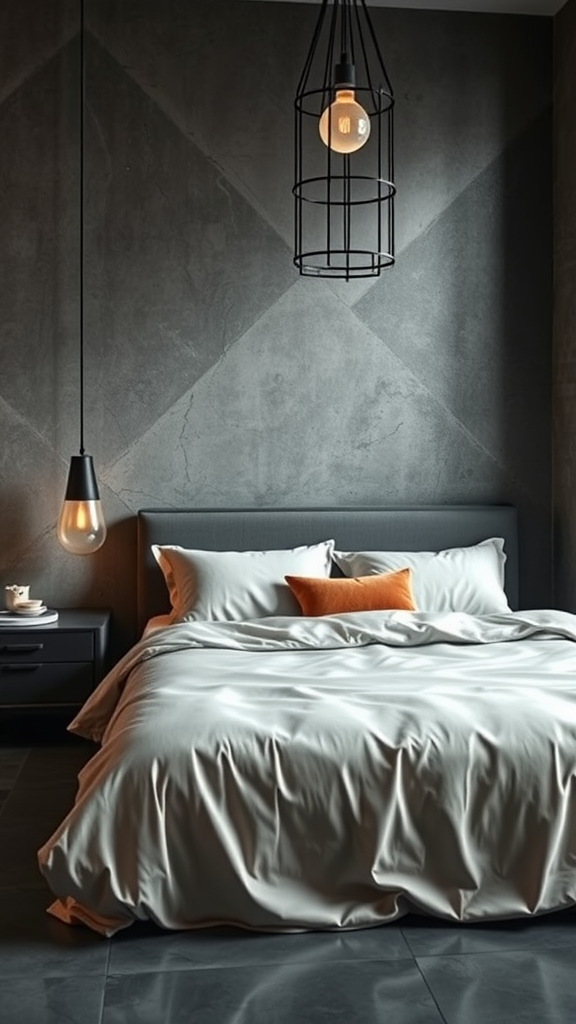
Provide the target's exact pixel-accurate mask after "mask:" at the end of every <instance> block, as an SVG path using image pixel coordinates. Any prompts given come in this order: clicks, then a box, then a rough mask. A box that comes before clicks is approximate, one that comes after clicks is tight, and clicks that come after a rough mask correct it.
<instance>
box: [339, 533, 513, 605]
mask: <svg viewBox="0 0 576 1024" xmlns="http://www.w3.org/2000/svg"><path fill="white" fill-rule="evenodd" d="M334 561H335V562H336V564H337V565H339V566H340V568H341V570H342V572H343V573H344V575H345V576H371V575H374V574H375V573H382V572H391V571H395V570H397V569H405V568H408V569H411V570H412V592H413V594H414V603H415V605H416V608H417V609H418V611H420V612H468V613H469V614H470V615H489V614H491V613H492V612H509V611H510V606H509V604H508V601H507V599H506V594H505V593H504V563H505V561H506V555H505V553H504V541H503V539H502V538H501V537H491V538H490V539H489V540H484V541H482V542H481V543H480V544H475V545H473V546H471V547H466V548H447V549H446V550H445V551H335V552H334Z"/></svg>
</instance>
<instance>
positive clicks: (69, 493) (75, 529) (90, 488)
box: [58, 0, 106, 555]
mask: <svg viewBox="0 0 576 1024" xmlns="http://www.w3.org/2000/svg"><path fill="white" fill-rule="evenodd" d="M79 48H80V76H79V77H80V111H79V125H80V132H79V134H80V159H79V187H78V193H79V222H78V223H79V229H78V251H79V263H80V266H79V282H80V287H79V303H78V305H79V317H78V319H79V324H78V340H79V345H78V349H79V351H78V368H79V390H80V424H79V426H80V451H79V454H78V455H73V456H72V457H71V459H70V469H69V471H68V483H67V486H66V493H65V495H64V501H63V503H62V508H61V510H60V515H59V518H58V540H59V541H60V544H61V545H62V547H63V548H65V549H66V551H69V552H70V553H71V554H74V555H91V554H93V553H94V552H95V551H97V550H98V549H99V548H101V547H102V545H103V543H104V541H105V540H106V523H105V521H104V515H103V512H102V503H101V500H100V494H99V491H98V483H97V480H96V473H95V470H94V462H93V460H92V456H91V455H86V453H85V450H84V108H85V78H86V76H85V72H84V0H81V3H80V32H79Z"/></svg>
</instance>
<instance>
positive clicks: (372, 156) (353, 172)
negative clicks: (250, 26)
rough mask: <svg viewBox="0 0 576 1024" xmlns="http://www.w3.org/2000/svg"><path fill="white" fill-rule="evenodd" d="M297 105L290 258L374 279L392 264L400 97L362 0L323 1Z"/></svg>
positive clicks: (323, 271) (312, 269) (317, 273)
mask: <svg viewBox="0 0 576 1024" xmlns="http://www.w3.org/2000/svg"><path fill="white" fill-rule="evenodd" d="M294 107H295V176H294V179H295V183H294V188H293V190H292V191H293V194H294V205H295V211H294V212H295V217H294V263H295V265H296V267H297V268H298V270H299V272H300V274H302V275H305V276H313V277H335V278H344V279H346V280H350V279H351V278H356V277H378V276H379V275H380V274H381V272H382V270H384V269H385V268H386V267H391V266H392V265H393V264H394V196H395V193H396V188H395V185H394V132H393V129H394V124H393V114H394V95H393V91H392V86H391V84H390V80H389V78H388V75H387V72H386V68H385V67H384V62H383V60H382V56H381V54H380V49H379V46H378V41H377V39H376V34H375V32H374V28H373V25H372V21H371V19H370V15H369V12H368V8H367V6H366V3H365V0H322V5H321V8H320V12H319V15H318V19H317V22H316V27H315V29H314V34H313V37H312V42H311V44H310V49H309V51H308V55H307V57H306V61H305V64H304V68H303V70H302V74H301V77H300V81H299V84H298V88H297V92H296V98H295V101H294Z"/></svg>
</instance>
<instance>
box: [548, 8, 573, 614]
mask: <svg viewBox="0 0 576 1024" xmlns="http://www.w3.org/2000/svg"><path fill="white" fill-rule="evenodd" d="M554 47H555V74H554V140H555V160H554V165H555V174H554V363H553V440H554V448H553V451H554V460H553V467H554V556H555V557H554V600H555V602H556V603H557V604H558V605H559V607H561V608H567V609H568V610H569V611H572V612H574V611H576V274H575V272H574V268H575V266H576V0H569V3H567V4H566V5H565V6H564V7H563V8H562V10H561V11H560V13H559V14H558V16H557V17H556V19H555V33H554Z"/></svg>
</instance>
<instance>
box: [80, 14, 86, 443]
mask: <svg viewBox="0 0 576 1024" xmlns="http://www.w3.org/2000/svg"><path fill="white" fill-rule="evenodd" d="M84 100H85V83H84V0H80V161H79V163H80V182H79V193H80V226H79V248H80V297H79V316H80V455H84Z"/></svg>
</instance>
